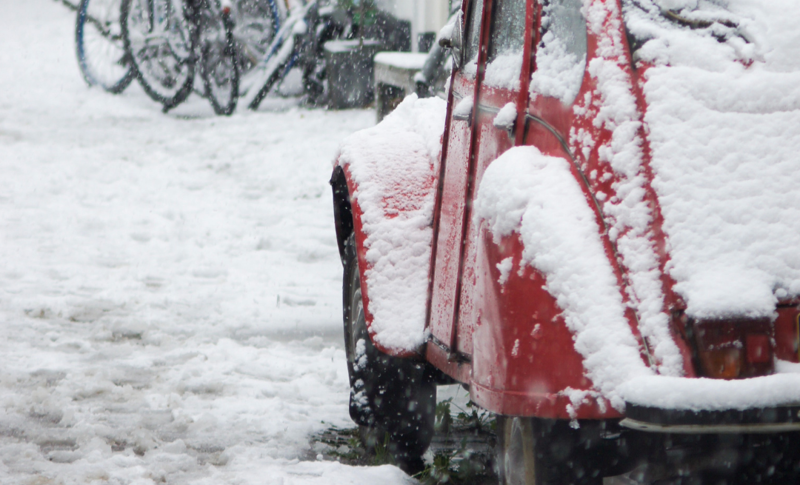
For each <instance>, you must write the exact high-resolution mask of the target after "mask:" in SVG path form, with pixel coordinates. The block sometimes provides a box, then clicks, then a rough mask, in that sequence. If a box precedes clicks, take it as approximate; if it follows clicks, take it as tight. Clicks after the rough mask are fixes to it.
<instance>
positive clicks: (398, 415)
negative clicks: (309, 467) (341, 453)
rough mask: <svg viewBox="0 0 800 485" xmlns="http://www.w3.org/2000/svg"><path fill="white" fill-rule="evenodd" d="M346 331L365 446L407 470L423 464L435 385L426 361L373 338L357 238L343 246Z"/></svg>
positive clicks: (355, 415)
mask: <svg viewBox="0 0 800 485" xmlns="http://www.w3.org/2000/svg"><path fill="white" fill-rule="evenodd" d="M343 287H344V288H343V290H344V291H343V293H344V333H345V350H346V353H347V371H348V374H349V376H350V417H351V418H352V419H353V421H355V422H356V423H357V424H358V425H359V426H360V427H361V438H362V441H363V442H364V445H365V446H366V447H367V449H374V448H376V447H379V446H382V445H383V444H384V443H385V440H386V438H388V443H386V444H387V446H388V452H389V453H390V454H391V455H392V457H393V458H394V459H395V462H396V463H397V464H398V466H400V467H401V468H402V469H403V470H405V471H406V472H408V473H416V472H418V471H421V470H422V468H423V463H422V454H423V453H424V452H425V450H426V449H427V448H428V445H430V442H431V439H432V438H433V433H434V430H433V424H434V418H435V409H436V384H435V383H434V382H433V381H432V380H431V379H430V377H429V375H428V374H429V373H426V368H425V364H422V363H419V362H415V361H413V360H410V359H401V358H397V357H391V356H388V355H386V354H384V353H383V352H381V351H380V350H378V349H377V348H376V347H375V346H374V345H373V343H372V340H371V339H370V337H369V333H368V331H367V325H366V320H365V318H364V306H363V300H362V297H361V282H360V277H359V271H358V260H357V258H356V248H355V239H354V236H353V235H352V234H351V235H350V237H349V238H348V239H347V241H346V242H345V248H344V284H343Z"/></svg>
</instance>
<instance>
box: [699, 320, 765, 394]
mask: <svg viewBox="0 0 800 485" xmlns="http://www.w3.org/2000/svg"><path fill="white" fill-rule="evenodd" d="M691 327H692V330H693V332H692V333H693V334H694V335H693V340H694V342H693V344H694V346H695V352H696V353H695V356H696V359H697V363H698V364H699V365H698V372H699V374H700V375H701V376H703V377H710V378H712V379H739V378H745V377H755V376H764V375H769V374H772V373H773V372H774V371H775V363H774V358H773V354H774V349H773V339H772V324H771V322H770V320H769V319H768V318H765V319H744V318H740V319H725V320H700V321H693V322H692V323H691Z"/></svg>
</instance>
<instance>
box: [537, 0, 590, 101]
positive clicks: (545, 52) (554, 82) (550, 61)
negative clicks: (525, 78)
mask: <svg viewBox="0 0 800 485" xmlns="http://www.w3.org/2000/svg"><path fill="white" fill-rule="evenodd" d="M582 6H583V2H582V0H544V2H543V4H542V35H541V41H540V42H539V45H538V47H537V49H536V71H535V72H534V73H533V76H532V77H531V95H532V96H536V95H544V96H550V97H554V98H558V99H560V100H561V101H562V102H563V103H564V104H572V102H573V101H574V100H575V97H576V96H577V95H578V91H580V89H581V84H582V83H583V76H584V71H585V70H586V20H585V19H584V17H583V13H582V12H581V7H582Z"/></svg>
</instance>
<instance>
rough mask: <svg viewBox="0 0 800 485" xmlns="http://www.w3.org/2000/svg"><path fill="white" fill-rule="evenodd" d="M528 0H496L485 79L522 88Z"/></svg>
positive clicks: (496, 84) (502, 86)
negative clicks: (521, 79) (520, 82)
mask: <svg viewBox="0 0 800 485" xmlns="http://www.w3.org/2000/svg"><path fill="white" fill-rule="evenodd" d="M526 3H527V2H526V0H495V2H494V14H493V15H492V37H491V40H490V43H489V57H488V61H489V62H488V64H487V65H486V77H485V78H484V83H485V84H486V85H489V86H493V87H501V88H506V89H519V76H520V73H521V71H522V51H523V46H524V43H525V8H526V6H525V4H526Z"/></svg>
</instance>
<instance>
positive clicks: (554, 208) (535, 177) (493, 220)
mask: <svg viewBox="0 0 800 485" xmlns="http://www.w3.org/2000/svg"><path fill="white" fill-rule="evenodd" d="M568 164H569V162H567V161H566V160H564V159H563V158H557V157H550V156H545V155H543V154H542V153H541V152H540V151H539V150H538V149H537V148H535V147H532V146H525V147H516V148H512V149H511V150H509V151H507V152H506V153H504V154H503V155H502V156H501V157H500V158H498V159H497V160H496V161H494V162H493V163H492V164H491V165H490V166H489V168H488V169H487V170H486V173H485V174H484V176H483V180H482V181H481V185H480V188H479V190H478V197H477V199H476V201H475V206H474V207H475V216H476V217H477V218H480V219H483V221H484V223H485V224H486V226H487V227H488V228H489V230H490V231H491V233H492V235H493V236H494V237H495V238H496V239H499V238H501V237H504V236H508V235H510V234H511V233H513V232H518V233H519V234H520V236H521V239H522V242H523V245H524V250H523V253H522V261H523V262H525V263H527V264H529V265H531V266H532V267H533V268H535V269H537V270H538V271H540V272H542V273H543V274H544V275H545V278H546V281H547V290H548V291H549V292H550V293H551V294H552V295H553V296H554V297H555V298H556V301H557V303H558V305H559V307H560V308H562V309H563V310H564V320H565V322H566V324H567V327H568V328H569V329H570V330H571V331H572V332H573V333H574V335H575V337H574V339H575V349H576V350H577V351H578V352H579V353H580V354H581V355H582V356H583V357H584V358H585V361H584V365H585V367H586V374H587V377H589V378H590V379H591V380H592V382H593V383H594V386H595V387H596V389H597V390H599V391H600V392H601V393H602V394H603V396H604V397H606V398H607V399H609V401H610V402H611V405H612V406H614V408H616V409H619V410H622V409H624V406H625V404H624V400H623V399H622V397H621V395H620V394H619V392H618V387H619V386H620V385H621V384H622V383H624V382H625V381H627V380H630V379H632V378H634V377H639V376H650V375H652V371H651V370H650V369H649V368H648V367H647V366H645V364H644V362H643V361H642V358H641V356H640V354H639V346H638V343H637V341H636V339H635V338H634V336H633V334H632V332H631V329H630V326H629V324H628V321H627V319H626V317H625V306H624V303H623V300H622V295H621V293H620V290H619V286H618V283H617V278H616V276H615V275H614V271H613V269H612V267H611V264H610V262H609V260H608V257H607V255H606V253H605V250H604V248H603V244H602V242H601V239H600V230H599V228H598V226H597V222H596V218H595V214H594V212H593V211H592V209H591V208H590V207H589V205H588V203H587V201H586V198H585V196H584V194H583V191H582V190H581V188H580V186H579V185H578V182H577V181H576V180H575V178H574V177H573V175H572V173H571V171H570V168H569V165H568Z"/></svg>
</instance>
